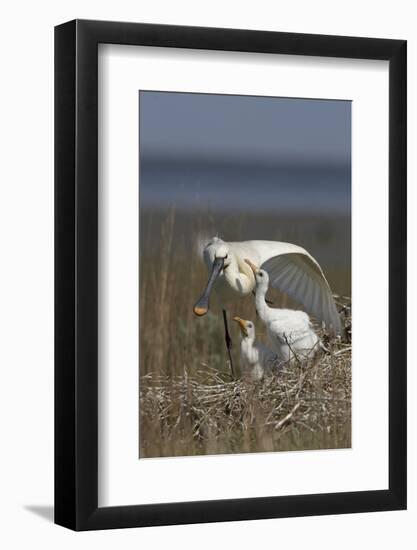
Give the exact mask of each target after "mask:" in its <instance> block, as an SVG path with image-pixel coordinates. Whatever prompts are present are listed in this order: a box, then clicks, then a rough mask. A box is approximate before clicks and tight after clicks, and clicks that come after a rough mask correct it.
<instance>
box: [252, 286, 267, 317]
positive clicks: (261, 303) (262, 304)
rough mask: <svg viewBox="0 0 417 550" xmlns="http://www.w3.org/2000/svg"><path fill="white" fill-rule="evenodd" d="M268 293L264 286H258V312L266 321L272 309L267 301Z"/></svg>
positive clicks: (256, 299) (256, 301) (256, 297)
mask: <svg viewBox="0 0 417 550" xmlns="http://www.w3.org/2000/svg"><path fill="white" fill-rule="evenodd" d="M266 292H267V289H266V288H264V287H263V286H258V287H257V288H256V294H255V305H256V311H257V312H258V315H259V317H260V318H261V319H262V320H264V319H265V317H266V315H267V313H268V311H269V309H270V308H269V306H268V304H267V303H266V300H265V296H266Z"/></svg>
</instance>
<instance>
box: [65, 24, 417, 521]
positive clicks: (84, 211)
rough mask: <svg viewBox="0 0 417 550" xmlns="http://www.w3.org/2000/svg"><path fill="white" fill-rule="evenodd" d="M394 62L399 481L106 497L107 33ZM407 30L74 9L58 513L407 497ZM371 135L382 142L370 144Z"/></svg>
mask: <svg viewBox="0 0 417 550" xmlns="http://www.w3.org/2000/svg"><path fill="white" fill-rule="evenodd" d="M102 43H111V44H124V45H146V46H159V47H168V48H171V47H175V48H194V49H204V50H230V51H241V52H259V53H270V54H291V55H304V56H305V55H308V56H322V57H338V58H356V59H376V60H387V61H388V62H389V341H390V347H389V488H388V489H387V490H377V491H358V492H348V493H334V494H306V495H297V496H274V497H264V498H245V499H233V500H217V501H200V502H182V503H171V504H152V505H137V506H118V507H98V498H97V494H98V474H97V472H98V468H97V464H98V448H97V434H98V409H97V404H98V391H97V388H98V350H97V335H98V329H97V326H98V316H97V307H98V291H97V277H98V260H97V258H98V250H97V246H98V219H97V216H98V211H97V210H98V205H97V199H98V151H97V146H98V132H97V128H98V109H97V105H98V76H97V72H98V71H97V67H98V65H97V52H98V44H102ZM406 46H407V44H406V41H404V40H386V39H373V38H354V37H341V36H321V35H311V34H293V33H281V32H264V31H262V32H259V31H249V30H235V29H219V28H197V27H180V26H165V25H150V24H141V23H117V22H106V21H84V20H74V21H70V22H68V23H64V24H62V25H59V26H57V27H56V28H55V522H56V523H57V524H59V525H63V526H65V527H68V528H70V529H74V530H91V529H107V528H123V527H140V526H152V525H171V524H184V523H200V522H215V521H236V520H249V519H261V518H281V517H289V516H309V515H323V514H341V513H352V512H371V511H384V510H402V509H405V508H406V135H407V132H406V112H407V108H406ZM370 146H371V145H370Z"/></svg>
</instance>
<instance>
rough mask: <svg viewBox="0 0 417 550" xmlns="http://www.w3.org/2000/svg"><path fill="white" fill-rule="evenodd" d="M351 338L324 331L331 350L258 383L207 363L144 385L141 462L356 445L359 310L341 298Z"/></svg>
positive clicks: (346, 330)
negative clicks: (354, 348)
mask: <svg viewBox="0 0 417 550" xmlns="http://www.w3.org/2000/svg"><path fill="white" fill-rule="evenodd" d="M335 298H336V302H337V304H338V306H339V310H340V312H341V316H342V320H343V325H344V334H343V335H342V337H341V338H337V339H331V338H330V337H329V335H328V334H327V333H326V332H325V331H324V330H319V331H318V332H319V333H320V337H321V340H322V342H323V344H324V347H325V348H326V350H320V351H319V352H318V353H317V354H316V355H315V357H314V358H313V359H311V360H308V361H304V362H303V361H298V360H293V361H292V362H289V363H287V364H283V365H281V367H280V369H278V370H277V371H276V373H274V374H272V375H270V376H266V377H265V378H264V379H263V380H261V381H258V382H254V381H251V380H247V379H244V378H238V379H231V377H229V376H227V375H226V374H224V373H219V372H218V371H217V370H214V369H212V368H210V366H209V365H206V364H203V363H202V364H201V369H199V370H193V371H192V372H191V373H190V372H188V371H187V368H186V367H184V373H183V374H182V375H180V376H174V377H172V376H155V375H153V374H152V373H148V374H147V375H145V376H142V377H141V380H140V430H141V434H140V456H141V457H156V456H181V455H199V454H220V453H241V452H257V451H260V452H268V451H279V450H282V451H284V450H286V451H291V450H307V449H322V448H346V447H350V446H351V308H350V301H349V299H348V298H345V297H341V296H337V297H335Z"/></svg>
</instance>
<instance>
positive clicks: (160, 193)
mask: <svg viewBox="0 0 417 550" xmlns="http://www.w3.org/2000/svg"><path fill="white" fill-rule="evenodd" d="M139 105H140V147H139V154H140V206H141V208H147V207H152V208H155V207H162V208H166V207H167V206H169V205H172V204H175V206H176V207H177V208H195V207H198V206H204V207H207V206H208V207H211V208H214V209H243V208H250V209H256V210H262V209H266V210H278V211H279V210H284V211H288V210H297V211H305V210H307V211H311V212H321V211H323V212H329V211H333V212H338V213H345V214H350V208H351V196H350V195H351V103H350V102H349V101H332V100H309V99H290V98H271V97H252V96H233V95H211V94H189V93H169V92H143V91H141V92H140V94H139Z"/></svg>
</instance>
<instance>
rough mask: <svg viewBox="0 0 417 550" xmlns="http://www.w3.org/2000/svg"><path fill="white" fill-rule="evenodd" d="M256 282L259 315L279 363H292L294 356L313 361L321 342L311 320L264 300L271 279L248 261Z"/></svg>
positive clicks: (301, 313)
mask: <svg viewBox="0 0 417 550" xmlns="http://www.w3.org/2000/svg"><path fill="white" fill-rule="evenodd" d="M245 261H246V263H247V264H248V265H249V266H250V267H251V269H252V271H253V274H254V276H255V281H256V294H255V303H256V311H257V313H258V315H259V317H260V319H261V321H262V322H263V323H264V324H265V325H266V328H267V331H268V337H269V340H270V342H271V345H272V347H273V348H274V350H275V351H276V352H277V355H278V359H279V360H280V361H289V360H291V359H294V356H296V357H299V358H300V359H307V358H308V357H312V356H313V355H314V354H315V352H316V351H317V349H318V348H319V346H320V339H319V337H318V336H317V334H316V333H315V332H314V329H313V327H312V326H311V322H310V317H309V316H308V315H307V313H305V312H304V311H296V310H294V309H283V308H272V307H269V305H268V304H267V303H266V300H265V296H266V293H267V291H268V286H269V275H268V273H267V272H266V271H265V270H264V269H259V268H258V267H257V266H256V265H255V264H254V263H252V262H251V261H250V260H248V259H246V260H245Z"/></svg>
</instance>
